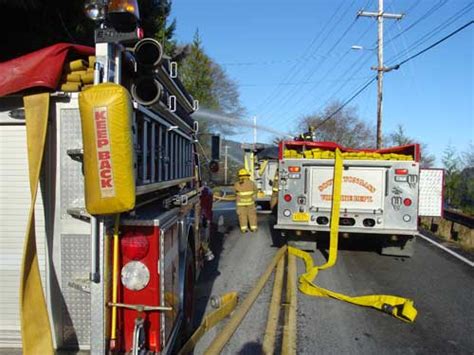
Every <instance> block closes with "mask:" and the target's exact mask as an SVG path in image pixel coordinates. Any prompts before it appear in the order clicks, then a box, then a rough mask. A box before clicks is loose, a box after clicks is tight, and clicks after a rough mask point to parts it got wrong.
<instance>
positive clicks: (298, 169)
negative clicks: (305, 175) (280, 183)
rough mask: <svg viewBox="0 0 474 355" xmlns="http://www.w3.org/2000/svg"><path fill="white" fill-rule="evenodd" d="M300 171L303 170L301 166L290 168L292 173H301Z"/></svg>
mask: <svg viewBox="0 0 474 355" xmlns="http://www.w3.org/2000/svg"><path fill="white" fill-rule="evenodd" d="M300 170H301V167H299V166H289V167H288V171H289V172H290V173H299V172H300Z"/></svg>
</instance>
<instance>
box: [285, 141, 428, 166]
mask: <svg viewBox="0 0 474 355" xmlns="http://www.w3.org/2000/svg"><path fill="white" fill-rule="evenodd" d="M302 146H305V147H306V148H309V149H312V148H320V149H326V150H333V151H334V150H336V148H339V150H340V151H341V152H372V153H380V154H387V153H396V154H406V155H411V156H412V157H413V159H414V160H415V161H420V158H421V156H420V145H419V144H408V145H402V146H398V147H390V148H382V149H352V148H346V147H343V146H341V145H339V144H337V143H335V142H311V141H284V142H281V143H280V150H279V158H280V159H282V157H283V147H286V148H287V149H297V147H302Z"/></svg>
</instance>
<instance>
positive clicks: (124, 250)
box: [116, 225, 162, 353]
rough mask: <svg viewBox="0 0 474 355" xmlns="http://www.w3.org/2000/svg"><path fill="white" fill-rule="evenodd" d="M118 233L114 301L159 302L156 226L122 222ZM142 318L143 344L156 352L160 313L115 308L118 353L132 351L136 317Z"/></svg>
mask: <svg viewBox="0 0 474 355" xmlns="http://www.w3.org/2000/svg"><path fill="white" fill-rule="evenodd" d="M121 231H122V235H121V236H120V269H119V270H120V271H119V278H120V281H119V290H118V294H119V297H118V302H119V303H122V304H126V305H145V306H151V307H156V306H160V305H161V304H162V300H161V297H162V291H161V286H160V285H161V283H160V282H161V281H160V279H161V274H160V265H159V264H160V229H159V227H158V226H148V225H144V226H142V225H123V227H122V228H121ZM139 317H141V318H143V319H144V322H145V323H144V324H145V327H144V333H143V334H144V339H143V341H144V342H145V346H146V348H148V349H149V350H150V351H151V352H152V353H159V352H160V351H161V350H162V348H161V338H160V329H161V326H162V323H161V314H160V312H158V311H148V312H138V311H137V310H135V309H129V308H118V314H117V319H118V324H117V327H118V334H119V339H117V340H118V344H117V347H116V350H117V351H118V353H129V352H131V351H132V348H133V342H134V340H133V339H134V330H135V325H136V320H137V318H139Z"/></svg>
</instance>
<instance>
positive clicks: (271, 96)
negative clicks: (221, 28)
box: [257, 2, 344, 110]
mask: <svg viewBox="0 0 474 355" xmlns="http://www.w3.org/2000/svg"><path fill="white" fill-rule="evenodd" d="M343 5H344V2H341V4H340V5H339V7H338V8H337V9H336V11H334V13H333V14H332V16H330V17H329V20H328V21H327V23H326V24H325V25H324V26H323V27H322V29H321V31H319V32H318V33H317V35H316V36H315V37H313V39H312V40H311V42H310V44H309V45H308V47H306V49H305V50H304V52H303V56H306V55H307V53H310V52H311V49H312V47H313V45H314V44H315V43H316V41H318V40H319V37H321V35H322V34H323V33H324V32H325V29H326V28H328V26H329V24H330V23H331V22H332V20H333V19H334V18H335V16H336V15H337V13H338V12H339V10H340V9H341V8H342V6H343ZM298 69H299V67H298V64H297V63H295V64H294V65H293V66H292V67H291V68H290V70H289V71H288V72H287V73H286V75H285V76H284V78H283V79H282V82H287V81H288V80H289V79H290V78H291V77H292V76H295V75H294V74H293V73H294V72H295V70H297V72H296V73H298V72H299V70H298ZM278 89H279V87H277V88H276V89H275V90H273V91H272V92H271V93H270V94H269V95H268V96H267V97H266V98H265V99H264V100H263V101H262V103H260V104H259V105H257V110H260V108H261V107H265V106H266V105H268V104H269V103H270V102H272V100H274V99H275V96H276V95H278V93H279V92H281V90H278Z"/></svg>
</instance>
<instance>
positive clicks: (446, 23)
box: [387, 3, 474, 63]
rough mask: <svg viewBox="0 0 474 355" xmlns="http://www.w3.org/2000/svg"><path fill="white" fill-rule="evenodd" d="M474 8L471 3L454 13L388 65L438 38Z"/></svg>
mask: <svg viewBox="0 0 474 355" xmlns="http://www.w3.org/2000/svg"><path fill="white" fill-rule="evenodd" d="M473 7H474V3H470V4H468V5H466V6H465V7H463V8H462V9H460V10H458V11H457V12H456V13H454V14H453V15H452V16H450V17H449V18H448V19H446V21H444V22H443V23H441V24H439V25H438V26H436V27H435V28H433V29H431V30H430V31H429V32H427V33H426V34H425V35H423V36H422V37H420V38H419V39H417V40H416V41H415V42H413V43H412V44H410V45H409V48H408V49H406V50H405V51H404V52H403V53H399V54H398V55H396V56H394V57H392V58H390V59H389V60H388V61H387V63H393V62H395V61H396V60H398V59H399V58H400V57H402V56H404V55H407V54H408V53H409V52H410V51H412V50H414V49H415V48H418V47H419V46H421V45H422V44H423V43H425V42H427V41H428V40H430V39H431V38H433V37H434V36H436V35H437V34H438V33H439V32H441V31H442V30H443V29H445V28H446V27H448V26H450V25H451V24H453V23H454V22H456V21H458V20H459V18H460V16H463V15H465V14H466V13H467V12H468V11H470V10H471V9H472V8H473Z"/></svg>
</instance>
